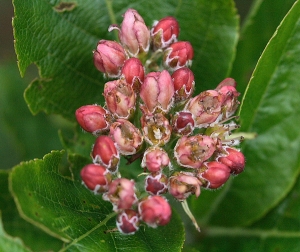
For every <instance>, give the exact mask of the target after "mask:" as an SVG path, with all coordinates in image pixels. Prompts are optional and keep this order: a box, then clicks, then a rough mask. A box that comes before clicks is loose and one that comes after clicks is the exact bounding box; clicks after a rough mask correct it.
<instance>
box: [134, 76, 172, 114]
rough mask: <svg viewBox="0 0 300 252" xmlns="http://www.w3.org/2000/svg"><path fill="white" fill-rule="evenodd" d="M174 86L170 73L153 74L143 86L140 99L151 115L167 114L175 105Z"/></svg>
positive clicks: (146, 78)
mask: <svg viewBox="0 0 300 252" xmlns="http://www.w3.org/2000/svg"><path fill="white" fill-rule="evenodd" d="M173 96H174V85H173V81H172V79H171V75H170V74H169V72H168V71H166V70H163V71H162V72H151V73H149V74H147V75H146V77H145V80H144V83H143V85H142V86H141V92H140V97H141V99H142V100H143V102H144V104H145V105H146V107H147V108H148V110H149V111H150V113H154V112H159V111H163V112H165V113H167V112H168V111H169V110H170V108H171V106H172V105H173V100H174V99H173Z"/></svg>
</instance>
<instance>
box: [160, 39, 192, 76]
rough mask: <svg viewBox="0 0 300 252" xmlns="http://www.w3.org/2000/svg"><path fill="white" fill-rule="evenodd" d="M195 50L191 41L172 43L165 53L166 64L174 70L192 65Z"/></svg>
mask: <svg viewBox="0 0 300 252" xmlns="http://www.w3.org/2000/svg"><path fill="white" fill-rule="evenodd" d="M193 57H194V50H193V47H192V45H191V44H190V42H187V41H179V42H175V43H173V44H171V45H170V46H169V47H168V48H167V49H166V50H165V54H164V64H165V65H166V66H167V67H169V68H171V69H172V70H174V71H175V70H177V69H178V68H181V67H184V66H187V67H189V66H191V65H192V59H193Z"/></svg>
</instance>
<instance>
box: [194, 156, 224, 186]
mask: <svg viewBox="0 0 300 252" xmlns="http://www.w3.org/2000/svg"><path fill="white" fill-rule="evenodd" d="M203 169H205V171H204V172H201V173H199V174H198V177H199V178H200V179H201V178H202V179H205V180H204V181H207V184H206V185H205V184H204V185H203V186H204V187H206V188H210V189H216V188H219V187H221V186H222V185H224V184H225V182H226V181H227V180H228V179H229V177H230V169H229V168H228V166H227V165H224V164H222V163H219V162H217V161H211V162H205V163H204V164H203V167H201V169H200V170H201V171H202V170H203Z"/></svg>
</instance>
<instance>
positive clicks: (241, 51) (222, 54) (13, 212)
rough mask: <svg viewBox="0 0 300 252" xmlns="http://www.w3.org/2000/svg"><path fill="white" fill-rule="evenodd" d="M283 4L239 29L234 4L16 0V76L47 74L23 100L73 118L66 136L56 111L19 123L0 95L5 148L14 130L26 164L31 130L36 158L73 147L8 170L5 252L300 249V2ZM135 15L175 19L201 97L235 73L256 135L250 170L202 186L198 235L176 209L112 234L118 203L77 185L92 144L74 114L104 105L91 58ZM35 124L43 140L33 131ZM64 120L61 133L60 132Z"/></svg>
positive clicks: (261, 4) (262, 4) (246, 129)
mask: <svg viewBox="0 0 300 252" xmlns="http://www.w3.org/2000/svg"><path fill="white" fill-rule="evenodd" d="M282 2H283V1H281V0H266V1H261V0H256V1H254V2H253V6H252V8H251V10H250V12H249V14H248V16H247V18H246V20H245V22H244V25H243V26H241V27H239V20H238V15H237V11H236V9H235V5H234V2H233V1H232V0H218V1H205V0H195V1H189V0H182V1H175V0H167V1H158V0H152V1H127V0H115V1H110V0H106V1H104V0H98V1H92V0H77V1H65V2H61V1H58V0H47V1H37V0H28V1H23V0H14V2H13V4H14V9H15V17H14V20H13V26H14V36H15V40H16V42H15V50H16V54H17V58H18V66H19V70H20V73H21V75H22V76H24V75H25V72H26V69H27V68H28V67H29V65H31V64H35V65H36V66H37V67H38V70H39V77H38V78H36V79H34V80H33V81H32V82H31V84H30V85H29V86H28V87H27V89H26V90H25V94H24V96H25V100H26V103H27V104H28V107H29V109H30V111H31V112H32V113H33V114H37V113H39V112H40V111H44V112H45V113H47V114H58V115H60V116H62V117H63V118H65V119H67V120H68V121H70V122H71V123H68V124H67V129H66V123H65V122H64V121H63V122H62V121H61V120H62V119H59V122H57V121H56V120H57V119H53V118H52V119H51V117H49V116H48V117H43V118H40V120H39V121H38V122H37V123H35V122H31V121H30V120H31V119H30V117H31V116H28V115H27V116H25V115H26V112H24V113H23V112H22V113H20V112H19V114H18V116H19V117H20V116H24V117H21V118H23V119H20V120H22V123H20V120H19V121H17V120H15V118H13V117H10V116H9V115H10V114H11V113H13V112H11V113H9V111H10V110H6V111H4V110H2V108H3V107H4V106H9V108H11V107H12V106H13V103H12V102H11V100H12V99H14V100H17V99H20V96H19V97H18V98H14V97H15V96H12V95H11V96H3V98H1V101H0V102H1V107H0V112H1V118H3V119H4V121H5V122H6V125H5V127H4V123H1V124H0V126H1V127H0V129H1V132H0V134H1V136H2V135H3V136H6V137H5V138H3V139H4V140H5V141H4V143H5V144H6V143H9V141H8V137H7V135H6V133H5V132H4V131H3V129H4V128H5V129H6V127H10V133H11V135H17V133H18V132H20V131H21V133H19V134H22V136H24V137H22V136H21V137H20V136H17V137H16V138H15V139H16V140H15V142H18V141H19V143H22V146H23V149H24V150H25V151H24V153H25V155H23V156H24V159H26V160H29V159H32V158H33V157H34V154H33V153H34V151H33V149H34V146H33V145H35V146H36V145H37V144H38V142H39V141H34V139H33V135H34V136H35V137H36V138H37V139H42V141H40V143H42V145H41V147H38V148H36V149H37V150H36V152H35V153H37V154H36V155H38V156H39V155H42V154H41V153H40V152H38V151H42V150H43V151H45V152H44V153H46V152H50V150H51V148H52V146H58V142H57V140H58V139H60V140H61V143H62V145H63V148H64V149H65V150H64V151H59V150H54V151H51V153H49V154H46V155H45V156H44V158H43V159H34V160H31V161H26V162H21V163H20V164H18V165H16V166H15V167H13V168H12V169H11V170H5V171H4V170H2V171H1V172H0V181H1V183H0V186H1V191H0V199H1V200H0V208H1V215H2V222H3V227H4V229H3V228H2V225H0V241H1V242H0V244H1V245H0V251H1V250H3V251H30V250H32V251H45V250H54V251H58V250H60V251H96V250H101V251H118V250H122V251H162V250H163V251H181V250H182V247H183V250H185V251H298V250H299V249H300V244H299V237H300V232H299V230H300V215H299V212H300V211H299V204H297V201H298V199H299V197H300V186H299V185H300V184H299V179H298V175H299V168H300V160H299V156H300V139H299V136H300V132H299V127H298V122H299V121H300V118H299V115H300V111H299V108H300V101H299V94H300V85H299V79H300V60H299V59H300V57H299V55H300V45H299V39H300V16H299V13H300V2H299V1H292V0H289V1H284V3H282ZM63 3H64V4H63ZM158 6H159V8H158ZM127 8H134V9H136V10H137V11H138V12H139V13H140V14H141V15H142V16H143V17H144V19H145V22H146V24H147V25H149V26H150V25H151V24H152V22H153V19H156V20H158V19H160V18H162V17H164V16H168V15H171V16H174V17H176V18H177V19H178V21H179V24H180V27H181V34H180V40H188V41H190V42H191V43H192V45H193V47H194V50H195V57H194V61H193V66H192V70H193V72H194V73H195V80H196V93H199V92H201V91H203V90H205V89H213V88H215V87H216V85H217V84H218V83H219V82H220V81H221V80H223V79H224V78H225V77H229V76H231V77H234V78H236V80H237V81H238V86H237V89H238V91H239V92H241V93H242V94H243V98H242V99H241V107H240V110H239V116H240V124H241V126H242V127H241V129H240V132H243V133H244V135H246V136H247V135H251V136H252V135H254V134H255V135H256V138H255V139H252V140H246V141H245V142H244V143H243V145H242V146H241V147H242V149H243V153H244V154H245V156H246V160H247V162H246V169H245V172H244V173H242V174H240V175H239V176H238V177H237V178H233V179H231V180H230V181H229V183H227V184H226V186H224V187H223V188H221V189H219V190H217V191H204V190H203V191H202V192H201V196H200V197H199V198H198V199H196V198H192V199H191V200H190V202H189V204H190V207H191V210H192V212H193V213H194V215H195V217H196V219H197V220H198V223H199V224H200V227H201V230H202V232H201V233H198V232H197V231H196V230H194V227H193V226H192V224H191V223H190V221H189V220H187V221H185V223H184V225H185V228H184V227H183V222H182V219H183V220H185V219H186V218H185V217H184V215H183V214H182V213H180V209H177V205H178V204H176V202H173V203H174V204H173V205H174V208H173V217H172V220H171V222H170V223H169V224H168V225H167V226H164V227H159V228H157V229H152V228H148V227H146V226H145V227H142V228H140V230H139V231H138V232H137V233H136V234H135V235H131V236H124V235H122V234H120V233H118V232H114V231H112V229H113V228H114V226H115V216H114V214H111V212H112V209H111V205H110V204H108V203H107V202H104V201H103V200H102V199H101V197H95V196H94V195H92V194H91V193H90V192H89V191H88V190H86V188H84V187H83V186H82V184H81V180H80V177H79V172H80V169H81V168H82V166H83V165H85V164H86V163H88V162H89V154H90V147H91V144H92V143H93V137H90V136H88V135H87V134H84V133H82V131H81V130H80V129H79V128H78V126H77V127H74V125H75V117H74V111H75V110H76V109H77V108H78V107H80V106H82V105H86V104H94V103H98V104H101V103H102V102H103V97H102V89H103V85H104V83H105V82H106V80H105V79H104V78H103V76H102V74H101V73H100V72H98V71H97V70H96V69H95V67H94V66H93V61H92V51H93V50H94V49H95V46H96V44H97V42H98V40H100V39H102V38H105V39H115V37H114V36H115V34H114V33H109V32H108V31H107V27H108V26H109V25H110V24H111V23H120V22H121V20H122V14H123V13H124V12H125V11H126V9H127ZM280 21H281V22H280ZM279 22H280V23H279ZM276 27H277V28H276ZM272 34H273V36H271V35H272ZM264 47H265V48H264ZM254 67H255V69H254ZM8 68H9V69H13V68H12V67H8ZM3 69H4V67H2V66H1V69H0V70H1V71H0V81H1V82H2V83H5V84H7V85H3V88H4V91H5V92H1V93H2V94H3V93H4V94H13V90H11V89H10V88H11V85H20V83H17V82H18V81H17V80H15V77H14V75H15V72H14V73H13V74H9V72H10V71H15V70H10V71H6V70H3ZM252 71H253V72H252ZM6 76H10V77H9V79H7V77H6ZM26 78H28V77H26ZM25 82H26V81H25ZM1 97H2V96H1ZM8 97H10V99H11V100H9V99H8ZM38 116H40V115H38ZM49 118H50V119H49ZM45 120H48V121H45ZM29 122H30V123H29ZM27 124H28V125H27ZM20 125H21V126H22V127H21V126H20ZM32 125H35V127H36V128H37V129H36V130H35V132H34V133H35V134H29V133H28V132H30V129H31V130H32ZM57 125H60V128H62V130H61V131H60V133H59V137H58V136H57V135H56V133H55V131H56V129H55V127H56V128H57V127H58V126H57ZM70 125H71V126H70ZM51 127H52V129H51ZM41 128H42V129H43V131H42V130H40V129H41ZM53 128H54V129H53ZM70 128H72V131H71V132H70V130H69V129H70ZM73 128H74V129H73ZM53 139H56V140H53ZM49 143H53V144H52V145H51V144H49ZM43 146H44V147H43ZM45 146H47V148H45ZM8 147H9V149H13V148H14V147H13V145H10V146H8ZM57 148H59V147H57ZM1 149H3V150H4V148H3V147H1ZM27 149H28V150H31V151H28V150H27ZM4 151H7V150H4ZM26 151H27V152H26ZM7 153H8V152H7ZM28 153H29V154H28ZM26 154H27V155H26ZM16 158H17V159H20V158H22V157H16ZM4 160H6V159H4ZM135 168H136V170H138V169H140V167H135ZM136 170H133V171H129V173H137V171H136ZM177 212H179V213H177ZM4 230H5V231H4ZM12 237H18V238H12ZM20 240H22V241H23V242H21V241H20ZM37 241H38V242H37ZM24 244H25V245H24Z"/></svg>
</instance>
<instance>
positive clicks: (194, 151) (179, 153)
mask: <svg viewBox="0 0 300 252" xmlns="http://www.w3.org/2000/svg"><path fill="white" fill-rule="evenodd" d="M215 150H216V145H215V142H214V140H213V139H212V138H210V137H209V136H202V135H196V136H190V137H186V136H183V137H181V138H180V139H179V140H178V142H177V144H176V146H175V150H174V157H175V158H176V159H177V162H178V164H179V165H181V166H184V167H188V168H200V167H201V165H202V163H203V162H204V161H206V160H207V159H209V158H210V157H211V156H212V155H213V153H214V152H215Z"/></svg>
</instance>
